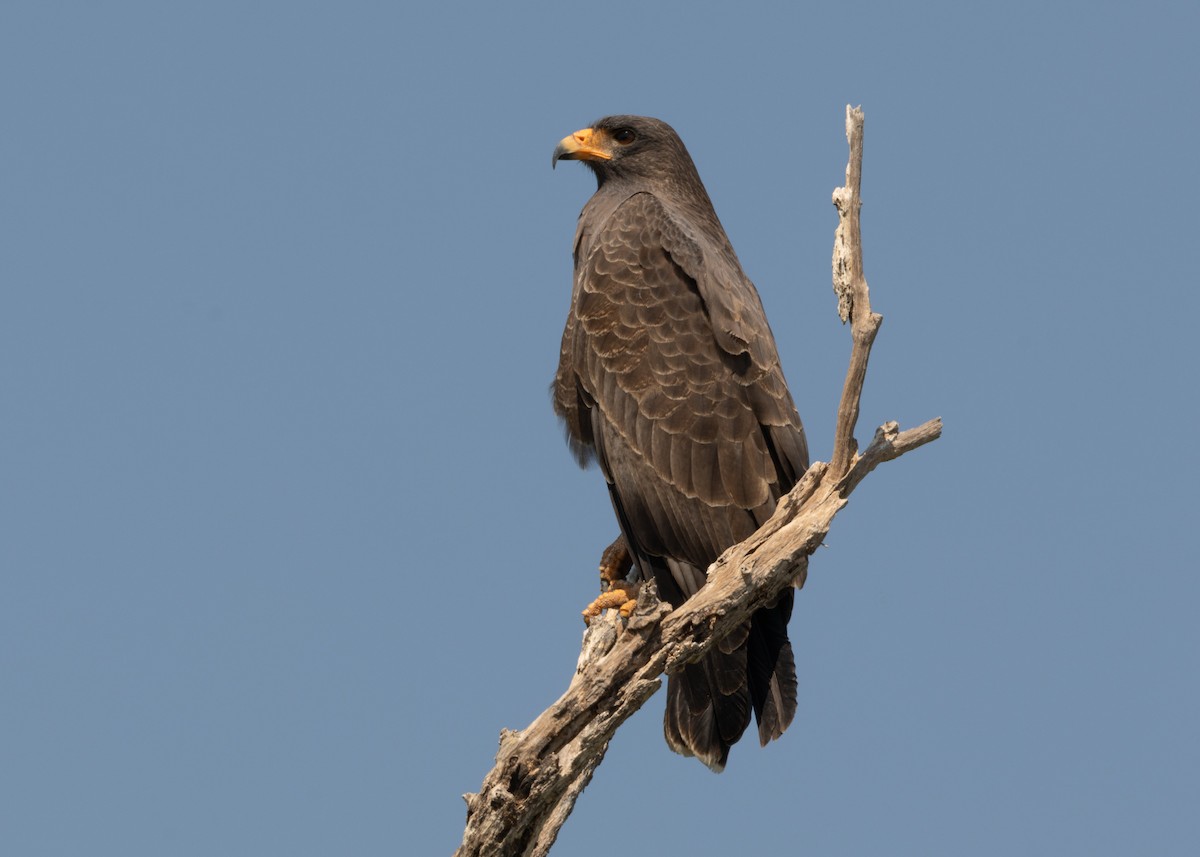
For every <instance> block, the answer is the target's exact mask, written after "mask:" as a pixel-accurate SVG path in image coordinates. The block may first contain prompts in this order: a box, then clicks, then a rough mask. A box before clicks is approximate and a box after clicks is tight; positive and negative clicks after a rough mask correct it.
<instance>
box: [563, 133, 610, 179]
mask: <svg viewBox="0 0 1200 857" xmlns="http://www.w3.org/2000/svg"><path fill="white" fill-rule="evenodd" d="M607 142H608V140H607V137H606V136H605V135H604V133H603V132H601V131H596V130H595V129H594V128H584V129H583V130H582V131H576V132H575V133H574V134H569V135H567V136H566V137H563V138H562V139H561V140H560V141H559V143H558V145H557V146H555V147H554V156H553V157H552V158H551V160H550V168H551V169H553V168H554V167H555V166H556V165H557V164H558V162H559V161H611V160H612V153H611V152H610V151H609V150H608V148H607V146H606V145H605V144H606V143H607Z"/></svg>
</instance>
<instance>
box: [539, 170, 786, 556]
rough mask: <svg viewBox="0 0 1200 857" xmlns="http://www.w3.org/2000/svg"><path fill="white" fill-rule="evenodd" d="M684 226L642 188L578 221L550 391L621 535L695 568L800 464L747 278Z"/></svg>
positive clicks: (747, 526) (746, 524)
mask: <svg viewBox="0 0 1200 857" xmlns="http://www.w3.org/2000/svg"><path fill="white" fill-rule="evenodd" d="M685 223H686V221H685V220H684V219H683V218H681V217H678V216H673V215H672V213H671V212H670V211H669V210H668V208H667V206H666V205H665V204H664V203H663V202H662V201H661V200H660V199H658V198H657V197H656V196H654V195H653V194H650V193H647V192H641V193H636V194H634V195H632V196H631V197H629V198H628V199H627V200H625V201H624V202H623V203H622V204H621V205H620V206H618V207H617V208H616V209H615V211H613V213H612V214H611V215H610V216H608V217H606V218H605V219H604V221H603V222H602V223H600V224H595V228H594V229H592V228H586V229H583V230H582V234H583V235H584V239H583V240H582V242H581V246H580V248H579V256H578V258H577V271H576V284H575V298H574V302H573V306H572V311H571V313H570V318H569V319H568V324H567V330H566V332H565V334H564V339H563V351H562V355H561V361H560V371H559V378H558V380H557V382H556V385H555V389H556V396H555V398H556V405H557V406H558V410H559V413H560V415H561V416H563V418H564V420H565V421H566V422H567V429H568V433H569V434H570V435H571V436H572V438H573V439H574V440H575V443H576V451H577V453H580V452H581V451H587V449H588V448H591V449H594V450H595V451H596V452H597V454H598V456H599V457H600V459H601V466H602V468H603V469H604V471H605V476H606V478H608V480H609V482H610V485H612V487H613V490H614V492H615V499H619V501H620V503H621V504H622V505H623V506H624V512H625V515H626V516H627V518H628V521H627V523H628V526H629V528H630V529H631V530H632V532H629V533H627V534H626V535H627V536H629V537H630V538H631V540H632V541H634V542H638V543H639V544H638V545H637V546H638V547H641V548H643V549H644V550H645V551H646V552H649V553H652V554H655V555H658V556H667V557H674V558H678V559H686V560H687V561H689V562H691V563H694V564H697V565H699V567H700V568H701V569H703V568H706V567H707V565H708V564H709V563H710V562H711V561H712V560H713V559H715V558H716V556H717V555H718V554H719V553H720V552H721V551H722V550H724V548H725V547H728V546H729V545H730V544H732V543H734V542H735V541H737V540H738V539H740V538H743V537H745V536H746V535H749V533H750V532H752V531H753V529H754V528H755V526H757V524H756V523H755V520H756V519H757V518H758V517H760V513H761V512H762V511H763V510H766V511H765V514H767V515H769V514H770V511H773V509H774V503H775V501H776V500H777V499H778V497H779V495H780V494H781V493H782V492H783V491H784V490H786V489H787V488H788V487H790V486H791V484H792V483H794V482H795V480H796V479H797V478H798V477H799V475H800V474H801V473H803V472H804V469H805V468H806V467H807V464H808V462H807V449H806V448H805V445H804V434H803V428H802V427H801V425H800V418H799V416H798V415H797V413H796V409H795V406H794V405H793V404H792V400H791V396H790V394H789V393H788V390H787V386H786V384H785V382H784V379H783V374H782V371H781V369H780V367H779V360H778V356H777V354H776V351H775V343H774V340H773V338H772V336H771V331H770V328H769V327H768V326H767V323H766V318H765V316H764V315H763V312H762V306H761V303H760V302H759V300H758V296H757V293H756V292H755V291H754V287H753V285H751V284H750V282H749V280H747V279H746V278H745V276H744V275H743V274H742V273H741V270H740V267H738V266H737V262H736V257H733V256H732V249H729V248H728V244H727V242H726V245H725V247H724V248H720V247H718V248H713V247H708V246H706V245H705V243H704V242H703V241H702V240H700V239H697V238H696V237H694V236H695V232H696V231H695V230H689V229H688V228H687V227H686V225H685ZM587 226H588V227H591V226H592V225H591V224H588V225H587ZM726 250H727V251H728V252H727V253H726V252H725V251H726ZM572 381H574V383H572ZM593 409H597V410H598V413H595V414H592V413H591V411H592V410H593ZM593 417H594V418H593ZM747 513H749V514H747ZM758 523H761V521H758Z"/></svg>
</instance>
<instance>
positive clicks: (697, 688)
mask: <svg viewBox="0 0 1200 857" xmlns="http://www.w3.org/2000/svg"><path fill="white" fill-rule="evenodd" d="M792 597H793V593H792V591H791V590H790V589H789V590H787V591H785V592H784V593H783V594H782V595H781V596H780V600H779V602H778V603H777V604H775V605H774V606H772V607H764V608H762V609H760V610H757V611H756V612H755V614H754V616H753V618H752V620H751V621H750V622H747V623H746V624H744V625H742V626H741V627H740V628H738V629H737V630H735V631H734V632H733V633H731V634H730V635H729V636H727V637H726V638H725V639H723V640H721V641H719V642H718V643H717V644H716V646H714V647H713V648H712V649H711V650H710V651H709V653H708V654H707V655H705V656H704V657H703V658H701V659H700V660H699V661H697V662H696V663H694V664H688V665H687V666H685V667H684V668H683V670H681V671H680V672H679V673H677V674H675V675H673V676H669V677H668V679H667V708H666V712H665V714H664V716H663V733H664V734H665V736H666V739H667V744H668V745H669V746H670V748H671V749H672V750H674V751H675V752H676V753H680V754H681V755H684V756H695V757H696V758H698V759H699V760H700V761H701V762H703V763H704V764H705V765H707V766H708V767H709V768H711V769H712V770H713V771H716V772H720V771H722V770H724V768H725V763H726V762H727V761H728V759H729V748H730V747H732V746H733V745H734V744H735V743H736V742H737V740H738V739H739V738H741V737H742V733H743V732H745V731H746V727H747V726H749V725H750V711H751V709H753V711H754V716H755V719H756V720H757V721H758V740H759V743H760V744H762V745H763V746H766V744H767V743H768V742H770V741H773V740H775V739H776V738H778V737H779V736H780V735H782V734H783V733H784V730H785V729H787V728H788V726H789V725H790V724H791V722H792V718H793V717H795V715H796V692H797V682H796V662H795V659H794V658H793V656H792V644H791V643H790V642H789V641H788V638H787V622H788V619H789V618H790V616H791V612H792Z"/></svg>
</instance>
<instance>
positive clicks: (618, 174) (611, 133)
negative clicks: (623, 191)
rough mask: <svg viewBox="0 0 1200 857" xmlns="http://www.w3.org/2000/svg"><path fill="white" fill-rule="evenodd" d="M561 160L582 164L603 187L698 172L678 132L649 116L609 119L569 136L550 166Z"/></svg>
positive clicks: (559, 146)
mask: <svg viewBox="0 0 1200 857" xmlns="http://www.w3.org/2000/svg"><path fill="white" fill-rule="evenodd" d="M559 161H583V162H584V163H585V164H586V165H587V166H588V167H590V168H591V170H592V172H594V173H595V174H596V180H597V181H598V182H599V184H601V185H603V184H604V183H605V181H607V180H609V179H615V178H641V179H651V180H653V179H657V178H661V177H664V176H670V175H674V174H677V173H678V172H679V171H680V169H681V168H682V169H683V170H685V171H687V172H693V173H694V171H695V167H694V166H693V164H692V159H691V157H690V156H689V155H688V153H687V149H686V148H684V145H683V141H682V140H680V139H679V135H678V134H676V133H675V129H673V128H672V127H671V126H670V125H668V124H667V123H666V122H663V121H662V120H661V119H651V118H650V117H648V116H606V117H605V118H603V119H600V120H599V121H597V122H595V123H594V124H593V125H592V126H591V127H590V128H583V129H581V130H579V131H576V132H575V133H574V134H568V135H567V136H566V137H563V139H562V140H561V141H559V144H558V145H557V146H556V147H555V149H554V156H553V159H552V160H551V166H554V165H555V164H557V163H558V162H559Z"/></svg>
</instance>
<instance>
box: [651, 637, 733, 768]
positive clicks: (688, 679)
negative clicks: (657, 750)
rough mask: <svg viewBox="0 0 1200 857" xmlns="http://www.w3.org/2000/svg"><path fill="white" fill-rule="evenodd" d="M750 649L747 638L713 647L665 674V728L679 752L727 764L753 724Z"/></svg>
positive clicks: (710, 764) (715, 764)
mask: <svg viewBox="0 0 1200 857" xmlns="http://www.w3.org/2000/svg"><path fill="white" fill-rule="evenodd" d="M746 655H747V647H746V646H745V645H744V644H743V645H741V646H736V647H734V648H733V650H732V651H729V652H724V651H721V650H720V648H713V649H712V650H711V651H710V652H709V653H708V654H707V655H705V656H704V657H703V658H701V659H700V660H699V661H697V662H696V663H694V664H688V665H687V666H685V667H684V668H683V669H682V670H681V671H680V672H679V673H677V674H676V675H673V676H670V677H669V678H668V679H667V707H666V712H665V714H664V716H663V733H664V735H665V736H666V739H667V744H668V745H670V747H671V749H672V750H674V751H675V752H676V753H680V754H681V755H684V756H695V757H696V758H698V759H700V761H702V762H703V763H704V764H705V765H707V766H708V767H710V768H712V769H713V770H714V771H721V770H722V769H724V767H725V762H726V761H727V760H728V758H729V748H730V747H732V746H733V745H734V744H735V743H736V742H737V740H738V739H739V738H741V737H742V734H743V733H744V732H745V731H746V727H747V726H749V725H750V709H751V700H750V689H749V687H748V686H747V685H746Z"/></svg>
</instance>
